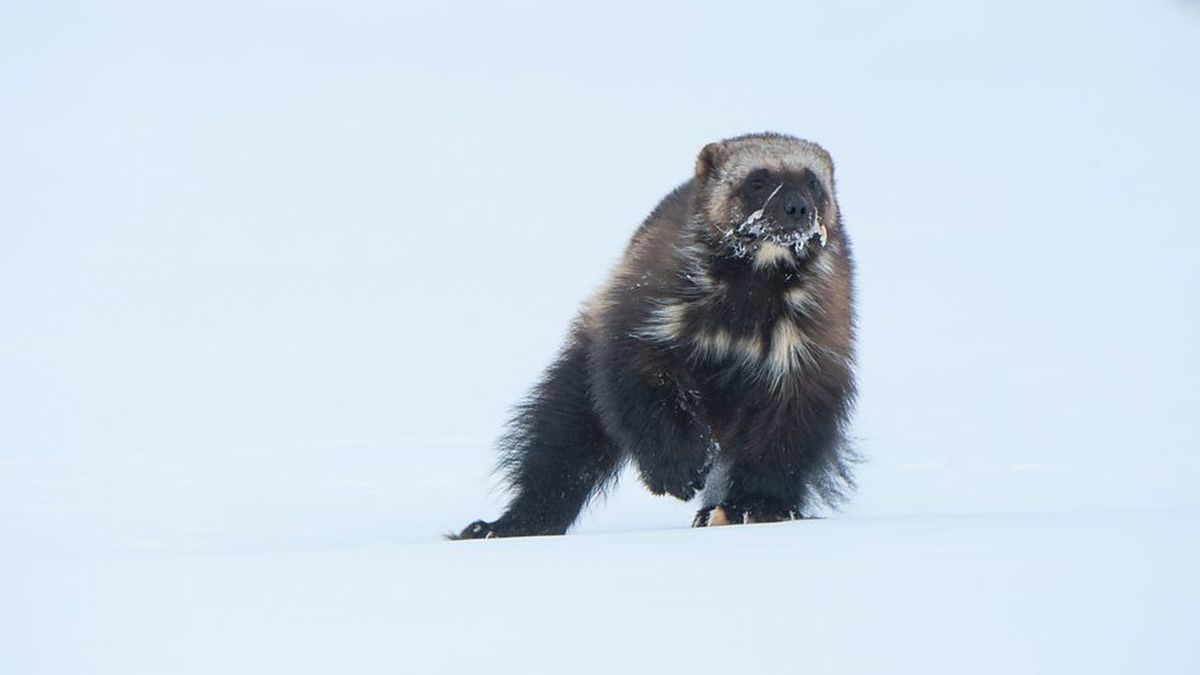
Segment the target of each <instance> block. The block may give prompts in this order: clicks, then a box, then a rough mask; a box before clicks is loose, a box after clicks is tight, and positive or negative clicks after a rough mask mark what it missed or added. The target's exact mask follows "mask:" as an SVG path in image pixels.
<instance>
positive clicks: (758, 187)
mask: <svg viewBox="0 0 1200 675" xmlns="http://www.w3.org/2000/svg"><path fill="white" fill-rule="evenodd" d="M768 178H770V176H769V175H767V172H766V171H763V170H759V171H755V172H754V173H752V174H750V175H749V176H748V177H747V178H746V191H747V192H749V193H750V194H754V193H756V192H762V191H763V190H765V189H767V179H768Z"/></svg>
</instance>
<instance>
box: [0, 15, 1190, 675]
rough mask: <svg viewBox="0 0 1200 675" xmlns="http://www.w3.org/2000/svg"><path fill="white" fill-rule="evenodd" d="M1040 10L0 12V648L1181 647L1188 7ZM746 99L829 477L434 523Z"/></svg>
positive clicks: (756, 652)
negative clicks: (854, 277)
mask: <svg viewBox="0 0 1200 675" xmlns="http://www.w3.org/2000/svg"><path fill="white" fill-rule="evenodd" d="M429 4H430V5H433V4H434V3H429ZM1044 5H1049V3H1035V2H1024V1H1022V2H1015V3H1013V2H1010V3H1002V4H997V3H987V4H985V3H955V2H917V3H888V2H883V1H877V2H851V3H837V4H836V5H835V4H832V3H826V4H822V5H819V6H818V5H816V4H813V5H808V4H804V3H791V4H789V5H788V6H786V7H785V6H774V5H768V4H758V3H739V4H738V5H737V6H736V7H734V6H733V5H703V4H699V3H686V4H684V3H679V4H668V5H657V6H655V7H648V6H645V5H628V6H624V5H620V4H615V5H614V4H612V3H604V4H603V5H600V4H594V5H592V6H590V7H587V8H580V7H574V8H568V7H566V6H559V5H551V4H546V5H535V4H528V3H523V4H519V5H517V6H505V7H500V6H499V3H497V4H496V6H493V5H492V4H480V5H476V6H465V5H464V4H462V3H450V4H446V5H445V6H409V5H406V4H396V3H370V2H349V3H328V4H320V3H269V2H237V3H234V2H221V1H216V2H207V3H203V4H201V3H196V4H194V5H192V6H185V5H182V4H171V5H167V4H163V5H158V4H152V3H149V4H148V3H135V2H114V3H107V4H106V5H104V6H101V5H100V4H99V3H59V4H52V3H23V4H18V3H7V4H3V5H0V673H21V674H24V673H31V674H33V673H37V674H40V673H72V674H73V673H121V674H129V673H243V672H244V673H250V672H369V673H375V672H380V673H383V672H388V673H395V672H401V673H430V672H478V671H487V672H493V673H507V672H513V673H518V672H519V673H525V672H553V673H558V672H606V673H607V672H613V671H614V670H615V671H618V672H651V671H653V672H662V671H664V670H668V669H669V670H680V671H688V672H731V671H751V670H754V671H766V670H770V671H783V672H813V673H834V672H836V673H881V672H896V673H901V672H905V673H907V672H911V673H964V672H970V673H990V672H995V673H1038V672H1045V673H1088V674H1093V673H1109V672H1111V673H1128V672H1148V673H1149V672H1153V673H1195V672H1200V649H1197V648H1196V645H1195V633H1196V631H1195V626H1196V625H1197V619H1196V614H1197V610H1198V609H1200V582H1198V581H1197V577H1196V574H1195V572H1194V570H1196V569H1200V540H1198V535H1200V490H1198V487H1200V457H1198V455H1197V450H1198V449H1200V421H1198V420H1197V417H1196V411H1197V410H1200V387H1198V386H1197V384H1196V383H1197V382H1200V352H1198V351H1197V350H1196V347H1195V345H1197V344H1200V317H1198V315H1197V310H1196V307H1197V306H1200V304H1198V301H1200V275H1198V274H1197V272H1196V268H1197V263H1198V262H1200V200H1198V199H1196V185H1197V181H1198V179H1200V169H1198V168H1197V166H1200V165H1198V164H1197V158H1198V157H1200V126H1198V125H1197V123H1196V120H1197V119H1200V6H1198V5H1197V3H1195V2H1184V1H1178V0H1177V1H1168V0H1163V1H1161V2H1157V1H1146V2H1137V1H1134V0H1130V1H1128V2H1087V3H1082V2H1078V3H1076V2H1065V3H1054V4H1053V6H1044ZM761 129H774V130H778V131H785V132H790V133H795V134H798V135H802V136H805V137H809V138H812V139H813V140H817V141H819V142H821V143H822V144H823V145H825V146H826V147H827V148H829V149H830V150H831V151H832V153H833V155H834V157H835V159H836V161H837V162H838V171H839V193H840V197H841V202H842V207H843V210H844V212H845V213H846V218H847V227H848V228H849V231H850V232H851V234H852V235H853V237H854V241H855V245H856V249H855V250H856V255H857V259H858V263H859V273H860V274H859V288H860V319H861V320H860V327H861V335H862V340H861V362H860V366H861V368H860V372H861V384H862V391H863V395H862V399H861V403H860V406H859V413H858V416H857V418H856V425H855V434H856V436H857V437H858V438H859V447H860V450H861V452H862V453H863V454H864V456H865V457H866V460H867V461H866V462H865V463H864V464H863V466H862V467H861V470H860V489H859V491H858V494H857V496H856V497H855V499H854V500H853V502H852V503H851V504H850V505H849V506H848V508H847V509H846V510H845V511H843V512H841V513H837V514H830V517H828V518H826V519H821V520H814V521H807V522H802V523H787V524H778V525H756V526H746V527H737V528H724V529H715V530H711V531H710V530H704V531H700V530H691V529H688V528H686V525H687V523H688V522H690V518H691V513H692V510H691V508H690V507H689V506H687V505H684V504H680V503H678V502H673V501H670V500H665V499H657V498H653V497H651V496H649V495H648V494H646V493H645V492H643V491H641V490H640V488H639V487H638V486H637V483H636V481H635V480H632V479H629V477H626V478H627V479H626V480H624V481H623V482H622V484H621V486H620V487H619V488H618V489H617V490H616V491H615V492H614V493H613V494H612V495H611V496H610V497H609V498H608V499H607V500H606V501H605V502H603V503H601V504H597V505H596V507H595V508H594V509H592V510H591V511H590V512H589V513H588V514H587V515H586V516H585V518H584V519H583V520H582V521H581V523H580V524H579V526H578V527H577V528H576V530H575V531H574V533H573V534H572V535H570V536H567V537H562V538H547V539H527V540H511V541H486V542H453V543H451V542H444V541H442V540H440V535H441V534H442V533H444V532H447V531H450V530H453V529H456V528H458V527H461V526H462V525H464V524H465V523H466V522H468V521H469V520H471V519H474V518H477V517H485V516H489V517H490V516H494V515H496V513H497V512H498V509H499V508H500V506H501V505H502V503H503V495H501V494H499V493H497V492H496V491H495V489H494V487H495V484H494V482H492V481H491V480H490V479H489V477H488V468H489V466H490V464H491V462H492V461H493V454H492V450H491V448H490V443H491V438H492V437H493V436H494V435H495V433H496V431H497V430H498V429H499V426H500V424H501V422H502V421H503V419H504V416H505V412H506V410H507V408H508V406H509V405H510V404H511V403H512V402H513V401H515V400H516V399H517V398H518V397H519V396H520V395H521V393H522V392H523V391H524V390H525V389H526V387H527V386H528V385H529V384H530V383H531V382H532V381H533V380H534V378H535V377H536V376H537V374H538V372H539V370H540V369H541V368H542V367H543V366H544V365H545V363H546V362H547V361H548V360H549V359H550V357H551V355H552V354H553V352H554V350H555V348H556V344H557V341H558V340H559V339H561V336H562V334H563V332H564V330H565V328H566V326H567V324H568V322H569V321H570V318H571V316H572V314H573V313H574V311H575V310H576V308H577V307H578V305H579V303H580V302H581V300H582V299H583V298H584V297H585V296H586V295H587V294H588V293H589V292H590V291H592V290H593V289H594V288H595V287H596V286H597V285H598V284H599V283H600V281H601V279H602V278H603V276H604V274H605V273H606V272H607V270H608V269H609V267H610V266H611V265H612V264H613V262H614V261H615V260H616V258H617V256H618V255H619V253H620V250H621V249H622V247H623V246H624V243H625V241H626V239H627V237H628V236H629V234H630V233H631V232H632V230H633V228H634V227H635V226H636V224H637V223H638V222H639V220H640V219H641V218H642V217H644V215H645V213H646V212H647V211H648V210H649V209H650V208H651V207H652V206H653V205H654V203H655V201H656V200H657V199H658V198H659V197H660V196H661V195H662V194H663V193H665V192H666V191H667V190H668V189H670V188H671V187H672V186H673V185H674V184H676V183H677V182H679V181H681V180H682V179H684V178H685V177H686V176H687V175H688V173H689V171H690V170H691V166H692V162H693V157H694V155H695V153H696V151H697V150H698V149H699V148H700V147H701V146H702V145H703V144H704V143H705V142H708V141H710V140H713V139H716V138H720V137H723V136H729V135H733V134H737V133H742V132H746V131H754V130H761Z"/></svg>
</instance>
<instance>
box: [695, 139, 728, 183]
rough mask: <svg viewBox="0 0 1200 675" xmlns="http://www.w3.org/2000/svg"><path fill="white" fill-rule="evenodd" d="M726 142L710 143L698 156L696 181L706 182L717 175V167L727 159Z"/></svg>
mask: <svg viewBox="0 0 1200 675" xmlns="http://www.w3.org/2000/svg"><path fill="white" fill-rule="evenodd" d="M725 154H726V151H725V144H724V143H709V144H708V145H706V146H704V149H703V150H701V151H700V156H699V157H697V158H696V181H697V182H704V181H705V180H708V179H709V178H711V177H712V176H714V175H716V173H717V168H718V167H720V166H721V162H724V161H725Z"/></svg>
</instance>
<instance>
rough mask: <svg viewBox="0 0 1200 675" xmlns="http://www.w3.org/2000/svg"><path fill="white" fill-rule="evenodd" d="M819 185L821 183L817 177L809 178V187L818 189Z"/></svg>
mask: <svg viewBox="0 0 1200 675" xmlns="http://www.w3.org/2000/svg"><path fill="white" fill-rule="evenodd" d="M817 185H819V183H817V179H816V178H809V179H808V187H809V188H810V189H812V190H816V189H817Z"/></svg>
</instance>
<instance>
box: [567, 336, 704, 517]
mask: <svg viewBox="0 0 1200 675" xmlns="http://www.w3.org/2000/svg"><path fill="white" fill-rule="evenodd" d="M591 367H592V370H591V377H592V384H593V391H594V394H595V402H596V408H597V410H598V411H599V413H600V419H601V421H602V422H603V424H604V426H605V429H606V431H607V432H608V433H609V435H611V436H612V437H613V438H614V439H616V440H617V442H618V443H619V444H620V445H621V446H622V447H623V448H624V449H625V450H626V451H627V452H628V453H629V454H630V455H631V456H632V457H633V459H634V461H636V462H637V466H638V469H639V471H640V473H641V477H642V481H643V482H644V483H645V484H646V487H647V488H649V489H650V491H651V492H653V493H654V494H663V493H666V494H670V495H672V496H674V497H677V498H679V499H682V500H684V501H687V500H689V499H691V498H692V497H693V496H694V495H695V494H696V492H697V491H698V490H700V489H702V488H703V487H704V478H705V474H706V473H707V472H708V467H709V462H710V460H711V456H712V449H713V440H712V432H711V430H710V429H709V426H708V424H707V423H706V422H705V421H704V417H703V411H702V406H701V404H700V398H699V394H698V393H697V392H696V390H695V388H694V387H692V386H691V385H690V382H689V379H688V377H687V375H686V373H685V372H684V371H683V369H682V368H680V367H678V366H677V365H676V364H675V362H674V359H673V357H672V356H671V354H670V353H669V352H668V351H667V350H665V349H664V348H662V347H659V346H656V345H651V344H647V343H645V342H642V341H640V340H638V339H637V338H634V337H614V338H612V339H609V340H605V341H603V342H602V343H601V344H600V345H598V346H597V347H596V348H594V349H593V351H592V361H591Z"/></svg>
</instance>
